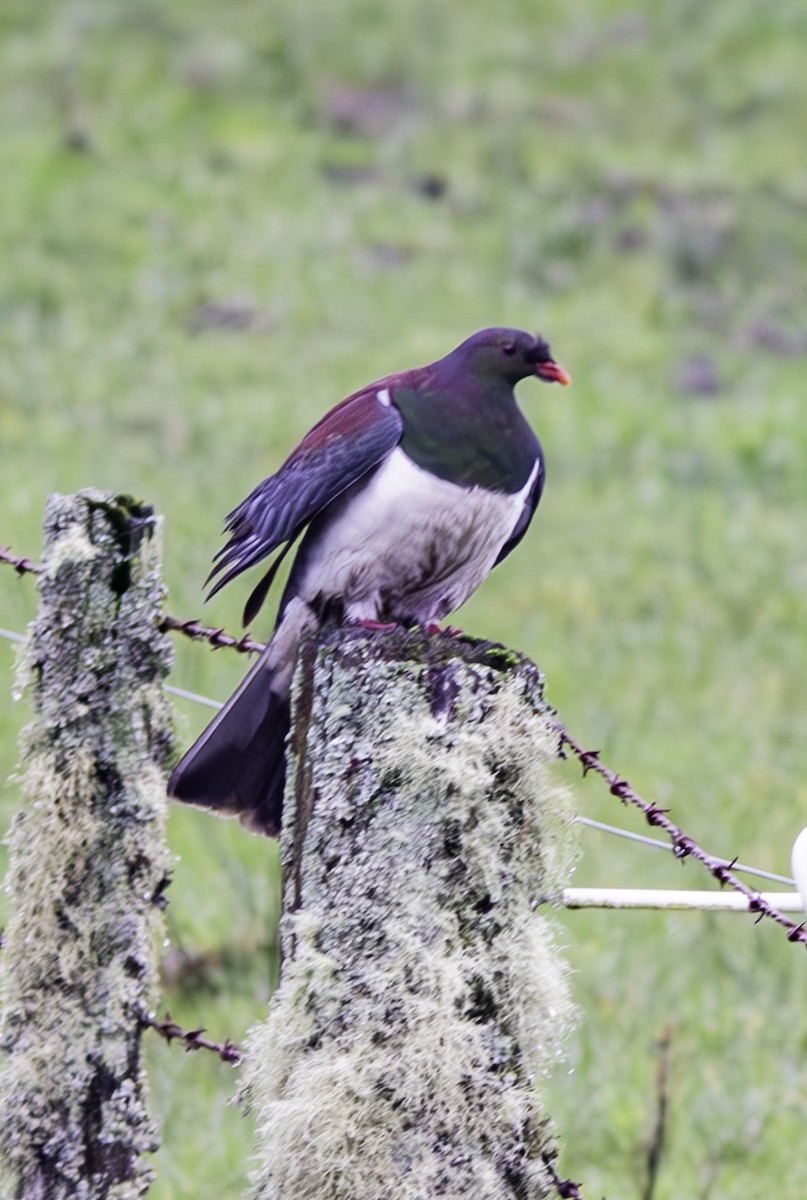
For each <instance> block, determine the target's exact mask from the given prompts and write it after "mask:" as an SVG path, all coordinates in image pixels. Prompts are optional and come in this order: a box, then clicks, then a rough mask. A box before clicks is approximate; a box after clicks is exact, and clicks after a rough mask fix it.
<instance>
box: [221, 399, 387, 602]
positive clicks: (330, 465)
mask: <svg viewBox="0 0 807 1200" xmlns="http://www.w3.org/2000/svg"><path fill="white" fill-rule="evenodd" d="M402 427H403V421H402V418H401V414H400V413H399V412H398V410H397V409H396V408H395V407H394V406H393V405H392V403H391V402H390V393H389V389H388V388H387V386H386V381H384V380H382V381H380V382H379V383H376V384H373V385H372V386H371V387H369V388H366V389H364V390H363V391H361V392H357V393H356V394H355V395H353V396H349V397H348V398H347V400H343V401H342V403H341V404H338V405H337V406H336V408H334V409H331V411H330V412H329V413H328V414H327V415H326V416H325V417H323V418H322V420H321V421H319V422H318V423H317V424H316V425H315V426H314V428H313V429H312V430H311V431H310V433H308V434H307V435H306V436H305V437H304V438H303V440H302V442H301V443H300V445H299V446H298V447H297V449H296V450H295V451H294V452H293V453H292V454H291V455H290V456H289V458H287V459H286V461H285V463H284V464H283V466H282V467H281V468H280V470H279V471H277V472H276V473H275V474H274V475H270V477H269V478H268V479H265V480H264V481H263V483H259V484H258V486H257V487H256V488H255V489H254V491H252V492H251V493H250V494H249V496H247V498H246V499H245V500H243V501H242V502H241V503H240V504H239V505H238V507H237V508H234V509H233V511H232V512H231V513H229V514H228V516H227V519H226V522H225V529H226V530H227V532H229V534H230V538H229V541H228V542H227V543H226V545H225V546H223V547H222V549H221V550H220V551H219V552H218V554H217V555H216V558H217V560H218V561H217V562H216V566H215V567H214V568H213V570H212V571H211V573H210V577H209V578H210V579H215V577H216V576H219V578H218V579H217V580H216V582H215V584H214V585H213V587H212V588H211V590H210V594H209V595H210V596H214V595H215V594H216V592H218V591H219V589H220V588H223V587H224V585H225V584H226V583H229V582H230V581H231V580H232V579H234V578H235V577H236V576H237V575H240V574H241V572H242V571H246V570H247V568H248V567H251V566H254V564H255V563H258V562H260V561H261V560H262V559H264V558H266V557H267V555H269V554H271V553H272V552H273V551H274V550H277V549H278V548H279V547H280V546H282V545H283V543H284V542H285V543H288V544H287V545H286V547H285V549H284V550H283V552H282V554H281V555H280V556H279V557H278V559H277V560H276V561H275V562H274V563H273V564H272V567H271V568H270V570H269V572H268V573H267V575H266V576H265V577H264V579H263V580H261V582H260V583H259V584H258V586H257V588H256V589H255V592H254V593H253V595H252V597H251V598H250V601H249V602H248V604H247V609H246V611H245V621H248V620H249V619H251V615H254V613H255V612H256V611H257V609H258V608H259V607H260V604H261V603H262V601H263V598H264V597H265V595H266V592H267V590H268V588H269V584H270V583H271V581H272V579H273V578H274V574H275V571H276V569H277V567H278V565H279V563H280V559H281V558H282V557H283V555H284V554H285V553H286V552H287V551H288V550H289V548H290V547H291V545H292V544H293V542H294V541H295V540H296V538H297V537H298V536H299V535H300V534H301V533H302V531H303V529H304V528H305V526H306V525H307V524H308V522H309V521H310V520H311V519H312V518H313V517H315V516H316V514H317V513H319V512H321V511H322V509H323V508H325V507H326V506H327V505H328V504H330V503H331V502H332V501H333V500H335V499H336V498H337V496H339V495H341V494H342V492H344V491H345V490H346V489H347V488H349V487H351V485H352V484H354V483H356V481H357V480H359V479H361V477H362V476H363V475H366V474H367V472H368V471H371V470H372V469H373V468H374V467H376V466H377V465H378V464H379V463H380V462H381V460H382V459H383V458H385V457H386V456H387V455H388V454H389V453H390V451H391V450H392V449H393V448H394V447H395V446H396V445H397V444H398V442H399V441H400V438H401V430H402Z"/></svg>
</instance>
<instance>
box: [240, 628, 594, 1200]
mask: <svg viewBox="0 0 807 1200" xmlns="http://www.w3.org/2000/svg"><path fill="white" fill-rule="evenodd" d="M542 682H543V681H542V677H541V675H540V673H539V671H538V670H537V668H536V667H535V666H534V665H533V664H531V663H530V662H528V661H527V660H525V659H523V658H521V657H519V656H517V655H514V654H512V653H510V652H508V651H505V650H503V649H502V648H501V647H493V646H491V645H490V644H489V643H474V642H471V641H470V640H468V639H459V638H457V639H455V638H452V637H450V636H448V635H436V636H427V635H425V634H422V633H418V632H405V631H396V632H394V633H383V634H382V633H370V632H367V631H364V630H361V629H357V628H349V629H342V630H336V631H333V632H331V633H329V634H326V635H325V636H324V637H322V638H321V639H320V641H319V643H318V644H316V643H311V644H308V645H307V646H305V647H304V650H303V653H302V655H301V659H300V662H299V664H298V669H297V675H296V682H295V697H294V723H293V731H292V740H291V760H292V762H291V766H292V769H291V771H290V777H289V784H288V787H287V795H286V811H285V813H284V827H283V836H282V847H281V854H282V864H283V875H284V882H283V888H284V915H283V918H282V931H281V932H282V954H283V964H282V970H281V982H280V986H279V988H278V991H277V993H276V995H275V997H274V999H273V1001H272V1005H271V1008H270V1013H269V1017H268V1019H267V1021H266V1022H265V1023H264V1024H262V1025H261V1026H259V1027H257V1028H256V1029H255V1030H253V1032H252V1034H251V1035H250V1038H249V1041H248V1046H247V1055H246V1062H245V1068H244V1071H245V1076H244V1085H243V1090H242V1100H243V1102H244V1103H245V1104H246V1105H247V1106H248V1107H250V1108H251V1110H252V1112H253V1114H254V1116H255V1118H256V1120H257V1124H258V1136H259V1144H258V1150H257V1159H256V1164H257V1165H256V1167H255V1169H254V1173H253V1190H252V1192H251V1195H252V1196H253V1197H255V1198H260V1200H270V1198H272V1200H274V1198H277V1200H280V1198H281V1197H282V1198H283V1200H324V1198H326V1197H327V1200H426V1198H431V1197H436V1196H444V1197H450V1198H454V1197H460V1196H462V1197H464V1198H466V1200H511V1198H512V1200H533V1198H537V1197H544V1196H548V1195H549V1194H550V1193H551V1192H552V1190H553V1187H552V1182H551V1171H550V1169H549V1168H548V1166H547V1163H548V1162H549V1163H551V1162H552V1159H553V1157H554V1154H555V1150H554V1144H553V1137H552V1132H551V1128H550V1125H549V1121H548V1119H547V1114H546V1113H545V1111H544V1109H543V1107H542V1104H541V1099H540V1082H541V1079H542V1077H543V1076H544V1075H545V1074H546V1072H547V1071H548V1070H549V1069H550V1067H551V1066H552V1065H553V1063H554V1062H555V1061H556V1060H557V1059H558V1058H559V1057H560V1055H561V1053H562V1044H563V1040H564V1035H565V1034H566V1033H567V1031H568V1028H569V1025H570V1022H571V1016H572V1006H571V1004H570V1000H569V995H568V990H567V984H566V971H565V967H564V964H563V961H562V959H561V958H560V956H559V954H558V951H557V948H556V946H555V942H554V937H553V932H552V929H551V926H550V924H549V923H548V922H547V918H546V917H545V916H543V915H542V914H540V913H538V912H537V911H536V909H537V907H538V906H539V905H540V904H541V903H542V902H544V901H546V900H550V901H551V900H552V899H553V898H557V897H559V894H560V892H561V890H562V888H563V887H564V886H565V884H566V883H567V880H568V874H569V871H570V868H571V862H572V858H573V850H572V846H573V839H572V837H571V831H570V824H571V822H570V806H569V804H568V797H567V796H566V795H565V792H564V790H563V788H562V787H560V786H559V784H558V782H557V780H556V779H555V777H554V764H555V762H556V759H557V754H558V734H557V731H556V730H555V729H554V727H553V724H552V716H551V713H549V712H548V711H547V706H546V704H545V702H544V700H543V694H542Z"/></svg>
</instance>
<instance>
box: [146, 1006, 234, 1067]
mask: <svg viewBox="0 0 807 1200" xmlns="http://www.w3.org/2000/svg"><path fill="white" fill-rule="evenodd" d="M140 1022H141V1024H142V1025H145V1026H146V1027H147V1028H149V1029H154V1030H156V1031H157V1033H159V1035H160V1037H161V1038H165V1040H166V1042H168V1043H171V1042H173V1041H174V1039H176V1040H177V1041H179V1042H184V1043H185V1049H186V1050H212V1051H213V1052H214V1054H218V1056H219V1058H220V1059H221V1061H222V1062H226V1063H232V1064H233V1066H237V1065H238V1063H240V1062H241V1060H242V1058H243V1057H244V1055H243V1052H242V1051H241V1050H239V1048H238V1046H236V1044H235V1042H229V1041H227V1042H211V1041H210V1039H209V1038H205V1037H202V1034H203V1033H204V1032H205V1030H204V1027H201V1028H199V1029H183V1028H182V1027H181V1026H180V1025H177V1024H176V1023H175V1022H174V1021H172V1020H171V1017H170V1015H169V1014H166V1017H165V1020H164V1021H158V1020H157V1018H156V1017H153V1016H152V1015H151V1013H141V1016H140Z"/></svg>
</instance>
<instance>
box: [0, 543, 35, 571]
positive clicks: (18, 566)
mask: <svg viewBox="0 0 807 1200" xmlns="http://www.w3.org/2000/svg"><path fill="white" fill-rule="evenodd" d="M0 562H4V563H8V565H9V566H10V567H13V568H14V570H15V571H16V572H17V574H18V575H40V574H41V573H42V567H41V566H40V564H39V563H35V562H31V559H30V558H25V557H21V556H19V555H17V554H12V553H11V547H10V546H0Z"/></svg>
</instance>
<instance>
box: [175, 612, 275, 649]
mask: <svg viewBox="0 0 807 1200" xmlns="http://www.w3.org/2000/svg"><path fill="white" fill-rule="evenodd" d="M159 628H160V630H171V631H173V632H174V633H182V634H184V635H185V637H189V638H191V640H192V641H195V642H208V643H209V645H211V646H212V647H213V649H214V650H237V651H238V652H239V654H260V653H261V651H262V650H264V649H265V644H264V643H263V642H254V641H252V639H251V638H250V637H249V635H248V634H246V633H244V634H242V635H241V637H240V638H235V637H233V636H232V634H229V633H225V631H224V630H223V629H221V628H218V627H215V626H212V625H202V624H200V622H199V621H197V620H195V619H194V618H191V619H190V620H187V621H181V620H180V619H179V618H178V617H172V616H170V615H169V614H166V615H165V616H164V617H161V618H160V622H159Z"/></svg>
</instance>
